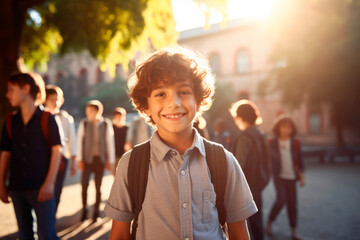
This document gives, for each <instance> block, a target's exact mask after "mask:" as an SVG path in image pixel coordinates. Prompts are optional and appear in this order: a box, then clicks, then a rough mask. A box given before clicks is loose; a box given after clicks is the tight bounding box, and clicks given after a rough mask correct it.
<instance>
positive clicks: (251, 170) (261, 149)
mask: <svg viewBox="0 0 360 240" xmlns="http://www.w3.org/2000/svg"><path fill="white" fill-rule="evenodd" d="M241 134H244V135H245V136H247V137H248V138H249V139H251V142H252V147H251V149H250V152H249V154H250V157H249V159H248V160H247V161H246V162H245V165H244V167H243V170H244V173H245V175H247V176H246V177H247V179H248V183H249V186H250V185H251V187H250V188H251V189H252V190H258V191H262V190H263V189H264V188H265V187H266V185H267V184H268V183H269V181H270V175H271V168H270V154H269V148H268V145H267V141H266V137H265V135H264V134H263V133H261V132H258V131H257V132H256V131H243V132H242V133H241ZM256 160H258V161H256ZM249 161H250V162H251V163H252V164H251V163H250V162H249ZM252 161H254V162H252Z"/></svg>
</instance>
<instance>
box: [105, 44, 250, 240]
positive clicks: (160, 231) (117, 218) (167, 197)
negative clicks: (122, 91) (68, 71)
mask: <svg viewBox="0 0 360 240" xmlns="http://www.w3.org/2000/svg"><path fill="white" fill-rule="evenodd" d="M128 86H129V95H130V98H131V100H132V102H133V105H134V106H135V108H136V109H137V110H138V111H139V113H140V114H141V115H142V116H144V117H145V118H146V120H147V122H148V123H150V124H152V125H153V126H154V127H156V132H155V133H154V134H153V135H152V137H151V139H150V141H149V142H148V143H149V145H150V150H149V151H150V152H149V156H150V157H149V158H150V162H149V165H148V178H147V185H145V186H146V192H145V198H144V202H143V204H142V208H141V211H140V213H139V215H135V212H136V211H137V210H136V209H133V208H134V204H133V203H134V202H133V201H132V200H133V199H131V196H130V192H131V191H136V189H134V188H133V186H129V179H131V176H128V170H129V168H128V167H129V161H130V158H131V154H132V153H134V151H135V149H136V148H137V147H135V148H134V149H133V150H132V151H131V152H127V153H125V154H124V155H123V157H122V158H121V160H120V162H119V165H118V168H117V172H116V176H115V181H114V184H113V186H112V190H111V193H110V197H109V200H108V202H107V204H106V206H105V213H106V215H107V216H108V217H110V218H112V219H113V225H112V230H111V235H110V239H130V237H131V238H133V239H135V237H136V239H157V240H158V239H186V240H189V239H225V235H224V234H223V231H222V228H221V227H220V224H219V219H218V217H219V216H220V215H218V214H220V212H219V210H218V209H217V207H216V206H217V203H216V201H217V200H216V199H217V194H216V193H215V190H214V185H213V183H212V181H211V179H212V177H211V176H210V175H211V174H210V172H209V165H207V160H208V158H209V157H211V156H207V154H206V149H205V147H206V144H205V143H207V142H205V140H204V139H203V138H202V137H201V136H200V134H199V133H198V132H197V131H196V130H195V129H194V128H193V121H194V119H195V117H196V116H197V115H200V114H201V113H203V112H204V111H205V110H207V109H209V108H210V106H211V103H212V97H213V94H214V79H213V76H212V74H211V72H210V70H209V67H208V65H207V62H206V61H205V60H203V59H200V58H199V57H197V56H196V55H195V54H194V53H193V52H191V51H190V50H187V49H184V48H181V47H176V48H175V47H174V48H167V49H164V50H160V51H157V52H155V53H153V54H152V55H150V56H148V57H147V58H145V59H144V60H143V61H141V62H139V63H138V64H137V67H136V71H135V73H134V74H133V75H132V77H131V78H130V80H129V83H128ZM217 146H219V145H217ZM219 148H220V150H221V151H222V152H223V154H224V162H225V163H226V164H225V165H226V166H227V167H226V169H225V171H226V173H227V174H224V175H223V176H222V177H223V179H224V180H225V182H226V187H225V188H224V192H225V194H224V199H223V204H224V211H225V213H226V219H225V221H226V222H227V227H228V236H229V238H230V239H249V234H248V230H247V225H246V219H247V218H248V217H249V216H251V215H252V214H254V213H255V212H256V211H257V209H256V206H255V203H254V201H253V199H252V195H251V192H250V190H249V187H248V185H247V182H246V179H245V177H244V174H243V172H242V170H241V168H240V166H239V164H238V163H237V161H236V159H235V158H234V157H233V155H232V154H231V153H229V152H228V151H226V150H224V149H223V148H222V147H219ZM216 160H218V161H220V160H221V159H216ZM130 164H131V163H130ZM141 167H146V166H141ZM139 177H141V176H139ZM134 218H135V219H134ZM132 220H134V222H136V220H138V221H137V223H138V224H137V225H138V228H137V230H136V228H134V226H133V229H132V230H131V231H132V233H131V236H130V225H131V221H132ZM134 222H133V225H134V224H135V223H134ZM135 227H136V226H135ZM135 230H136V232H134V231H135ZM135 233H136V235H135Z"/></svg>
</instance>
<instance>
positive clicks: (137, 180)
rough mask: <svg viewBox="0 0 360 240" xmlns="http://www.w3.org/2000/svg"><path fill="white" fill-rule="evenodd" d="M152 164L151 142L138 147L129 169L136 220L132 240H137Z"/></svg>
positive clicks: (134, 220)
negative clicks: (139, 218)
mask: <svg viewBox="0 0 360 240" xmlns="http://www.w3.org/2000/svg"><path fill="white" fill-rule="evenodd" d="M149 164H150V141H146V142H144V143H142V144H139V145H136V146H135V147H134V148H133V150H132V152H131V155H130V161H129V167H128V185H129V194H130V199H131V203H132V212H133V213H134V219H133V223H132V229H131V239H136V230H137V227H138V217H139V213H140V211H141V209H142V204H143V202H144V199H145V191H146V186H147V181H148V173H149Z"/></svg>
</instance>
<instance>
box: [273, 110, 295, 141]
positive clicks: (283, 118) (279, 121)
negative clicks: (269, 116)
mask: <svg viewBox="0 0 360 240" xmlns="http://www.w3.org/2000/svg"><path fill="white" fill-rule="evenodd" d="M283 124H290V126H291V128H292V132H291V137H295V136H296V134H297V128H296V125H295V122H294V120H293V119H292V118H291V117H290V116H289V115H287V114H281V115H279V116H277V117H276V118H275V120H274V124H273V127H272V132H273V133H274V135H275V136H276V137H279V136H280V126H281V125H283Z"/></svg>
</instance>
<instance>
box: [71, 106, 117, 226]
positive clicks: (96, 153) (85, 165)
mask: <svg viewBox="0 0 360 240" xmlns="http://www.w3.org/2000/svg"><path fill="white" fill-rule="evenodd" d="M102 112H103V105H102V103H101V102H100V101H98V100H91V101H89V102H87V104H86V109H85V114H86V119H83V120H81V122H80V123H79V129H78V136H77V140H78V151H79V152H78V153H79V154H78V158H79V159H78V161H79V163H78V166H79V169H80V170H81V171H83V172H82V176H81V185H82V201H83V211H82V217H81V221H84V220H85V219H86V217H87V189H88V186H89V180H90V175H91V173H92V172H94V174H95V188H96V202H95V208H94V214H93V221H94V222H95V221H97V218H98V217H99V207H100V202H101V182H102V178H103V175H104V169H105V168H106V169H107V170H108V171H112V166H113V164H114V161H115V149H114V131H113V128H112V124H111V122H110V121H109V120H108V119H105V118H103V117H102Z"/></svg>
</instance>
